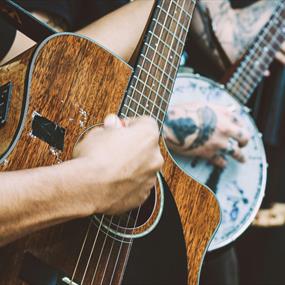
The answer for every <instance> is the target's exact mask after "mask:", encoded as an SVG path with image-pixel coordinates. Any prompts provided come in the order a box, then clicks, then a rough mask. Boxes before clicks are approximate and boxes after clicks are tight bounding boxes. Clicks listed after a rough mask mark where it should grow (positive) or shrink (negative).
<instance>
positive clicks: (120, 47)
mask: <svg viewBox="0 0 285 285" xmlns="http://www.w3.org/2000/svg"><path fill="white" fill-rule="evenodd" d="M153 4H154V0H136V1H134V2H132V3H130V4H127V5H125V6H123V7H121V8H120V9H118V10H116V11H114V12H112V13H110V14H108V15H106V16H104V17H102V18H101V19H99V20H98V21H95V22H93V23H91V24H90V25H88V26H86V27H85V28H83V29H81V30H80V31H78V32H77V33H79V34H82V35H84V36H87V37H89V38H91V39H94V40H96V41H97V42H99V43H100V44H101V45H103V46H104V47H105V48H107V49H109V50H110V51H112V52H114V53H115V54H117V55H119V56H120V57H122V58H123V59H124V60H125V61H128V60H129V59H130V58H131V56H132V54H133V52H134V50H135V48H136V46H137V44H138V42H139V39H140V37H141V35H142V32H143V30H144V28H145V25H146V23H147V20H148V18H149V15H150V12H151V9H152V7H153ZM34 15H35V16H36V17H38V18H39V19H41V20H43V21H45V20H47V19H46V16H45V15H43V14H42V13H39V12H35V13H34ZM34 45H35V42H34V41H32V40H31V39H29V38H28V37H26V36H25V35H23V34H22V33H20V32H17V35H16V39H15V41H14V44H13V46H12V47H11V49H10V51H9V53H8V54H7V55H6V56H5V58H4V59H3V60H2V62H0V64H3V63H5V62H7V61H9V60H10V59H12V58H14V57H15V56H16V55H18V54H20V53H22V52H23V51H25V50H27V49H28V48H30V47H32V46H34Z"/></svg>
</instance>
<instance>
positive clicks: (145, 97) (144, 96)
mask: <svg viewBox="0 0 285 285" xmlns="http://www.w3.org/2000/svg"><path fill="white" fill-rule="evenodd" d="M130 88H132V89H133V86H130ZM135 92H138V93H139V94H140V95H142V97H143V98H144V99H146V101H147V104H149V102H150V103H151V104H155V102H152V101H150V100H149V97H147V96H146V95H145V94H144V93H142V92H141V91H139V90H137V89H135ZM127 96H129V95H127ZM129 97H131V96H129ZM158 97H159V98H160V99H161V100H163V101H164V103H167V101H166V100H165V99H164V98H163V97H160V96H158ZM157 107H158V108H159V106H158V105H157Z"/></svg>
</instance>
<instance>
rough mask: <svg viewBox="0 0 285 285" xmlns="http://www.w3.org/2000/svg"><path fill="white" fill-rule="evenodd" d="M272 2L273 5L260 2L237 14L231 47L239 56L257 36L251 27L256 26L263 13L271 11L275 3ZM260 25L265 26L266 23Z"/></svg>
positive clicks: (269, 2)
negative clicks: (233, 47) (232, 46)
mask: <svg viewBox="0 0 285 285" xmlns="http://www.w3.org/2000/svg"><path fill="white" fill-rule="evenodd" d="M272 2H273V3H271V1H262V2H259V3H256V4H254V5H251V6H250V7H248V8H246V9H244V10H243V11H241V12H240V13H238V14H237V16H236V23H235V29H234V33H233V45H234V46H235V48H236V49H237V52H238V54H239V56H241V55H242V54H243V53H244V51H245V49H246V48H247V47H248V46H249V45H250V44H251V42H252V41H253V40H254V37H255V36H256V35H257V32H258V31H257V30H256V29H254V28H253V27H255V26H256V23H257V22H258V20H259V19H260V17H261V16H262V15H263V14H264V11H271V9H272V11H273V7H274V6H275V3H274V2H275V1H272ZM262 24H263V25H265V24H266V22H264V23H262ZM261 27H262V26H261ZM261 27H260V28H261Z"/></svg>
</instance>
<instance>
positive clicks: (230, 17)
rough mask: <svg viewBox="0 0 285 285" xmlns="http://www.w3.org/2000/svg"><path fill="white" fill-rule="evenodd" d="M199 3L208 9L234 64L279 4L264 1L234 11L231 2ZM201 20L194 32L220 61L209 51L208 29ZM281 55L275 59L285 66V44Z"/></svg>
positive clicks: (197, 20) (197, 18)
mask: <svg viewBox="0 0 285 285" xmlns="http://www.w3.org/2000/svg"><path fill="white" fill-rule="evenodd" d="M200 3H201V4H202V5H204V7H205V8H206V9H208V11H209V14H210V17H211V20H212V24H213V30H214V32H215V34H216V36H217V38H218V40H219V42H220V43H221V46H222V48H223V49H224V51H225V53H226V54H227V56H228V57H229V59H230V60H231V62H232V63H235V62H236V61H237V60H238V59H240V57H241V56H242V55H243V54H244V52H245V51H246V49H247V48H248V46H249V45H250V44H251V43H252V41H253V40H254V38H255V37H256V35H257V34H258V33H259V31H260V30H261V28H262V27H263V26H264V25H265V24H266V23H267V21H268V20H269V18H270V16H271V15H272V12H273V11H274V9H275V7H276V4H277V3H278V1H271V0H262V1H258V2H256V3H255V4H253V5H250V6H248V7H246V8H243V9H232V7H231V5H230V1H229V0H202V1H201V2H200ZM200 16H201V15H199V13H195V17H194V22H193V31H194V33H195V34H196V35H197V38H198V39H200V41H199V42H200V43H199V44H200V45H201V46H202V47H204V49H207V48H208V49H209V52H212V53H215V56H216V59H217V61H219V60H220V59H219V58H218V54H217V51H215V52H214V51H213V50H211V49H210V43H209V38H207V32H206V30H207V27H205V26H203V22H202V21H201V19H200ZM281 51H282V52H278V53H277V55H276V57H277V59H278V60H280V61H281V62H282V63H285V55H284V51H285V44H284V45H283V46H282V47H281Z"/></svg>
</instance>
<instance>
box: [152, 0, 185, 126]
mask: <svg viewBox="0 0 285 285" xmlns="http://www.w3.org/2000/svg"><path fill="white" fill-rule="evenodd" d="M171 4H174V5H175V6H176V3H175V2H171ZM171 4H170V5H169V6H170V8H171ZM175 9H176V8H175ZM182 13H183V10H182V9H180V15H179V18H181V15H182ZM166 16H167V17H169V16H170V14H169V13H167V14H166ZM170 20H171V21H170V25H171V24H172V21H173V17H170ZM177 27H178V25H177V24H176V28H175V33H176V31H177ZM165 28H166V27H164V32H166V38H165V40H166V41H167V38H168V36H169V32H170V31H169V29H165ZM173 39H174V38H173V37H172V43H173ZM159 41H160V42H162V44H163V48H162V54H163V52H164V49H165V47H166V46H167V47H168V49H169V52H168V55H167V56H166V58H169V56H170V53H171V52H174V51H175V50H174V48H173V44H172V43H171V45H170V46H169V45H168V44H166V42H164V41H163V40H162V39H161V38H159ZM154 58H155V57H153V59H152V64H154ZM168 61H169V60H167V61H166V62H165V65H164V68H165V67H166V66H167V63H168ZM160 62H161V58H160V59H159V62H158V64H160ZM156 74H157V70H156V72H155V76H154V77H156ZM163 75H164V74H163V73H161V75H160V80H158V81H159V84H160V83H161V82H162V80H163ZM169 80H170V83H172V84H173V79H170V78H169V77H168V79H167V85H168V81H169ZM158 86H159V85H158ZM168 93H169V92H168ZM170 94H171V93H170ZM164 95H165V92H164V94H163V97H164ZM161 104H162V102H161V103H160V108H161ZM167 106H168V100H167V105H166V107H167ZM166 111H167V110H165V111H163V112H162V115H163V118H164V113H165V112H166ZM162 121H163V120H162ZM162 126H163V124H161V126H159V129H161V127H162Z"/></svg>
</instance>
